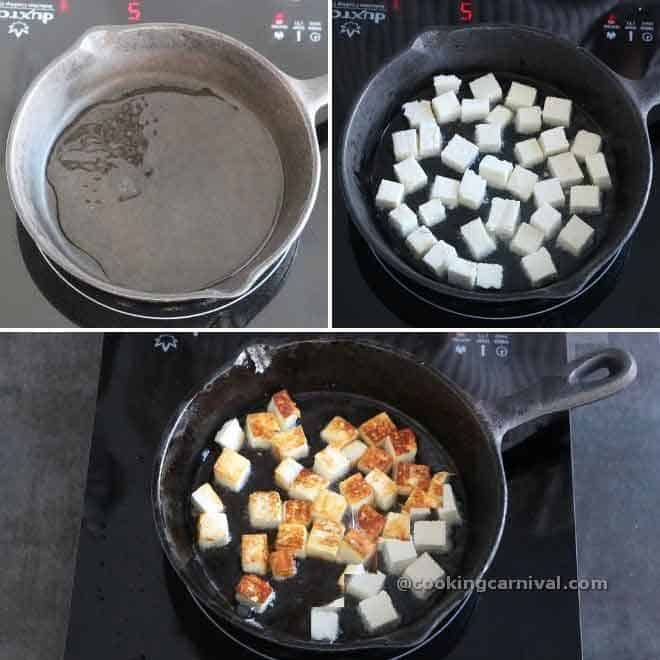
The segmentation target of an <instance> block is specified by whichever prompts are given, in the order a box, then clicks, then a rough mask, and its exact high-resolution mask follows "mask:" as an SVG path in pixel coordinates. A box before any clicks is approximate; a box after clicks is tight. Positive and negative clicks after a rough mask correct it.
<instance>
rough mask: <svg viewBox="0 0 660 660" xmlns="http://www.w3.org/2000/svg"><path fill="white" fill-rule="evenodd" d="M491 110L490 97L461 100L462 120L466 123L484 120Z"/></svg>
mask: <svg viewBox="0 0 660 660" xmlns="http://www.w3.org/2000/svg"><path fill="white" fill-rule="evenodd" d="M489 112H490V104H489V103H488V99H463V100H462V101H461V121H462V122H463V123H464V124H473V123H474V122H475V121H482V120H484V119H486V117H487V116H488V113H489Z"/></svg>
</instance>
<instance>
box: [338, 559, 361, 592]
mask: <svg viewBox="0 0 660 660" xmlns="http://www.w3.org/2000/svg"><path fill="white" fill-rule="evenodd" d="M366 572H367V570H366V569H365V567H364V564H347V565H346V568H345V569H344V570H343V571H342V574H341V575H340V576H339V579H338V580H337V585H338V586H339V588H340V589H341V590H342V591H346V576H347V575H361V574H362V573H366Z"/></svg>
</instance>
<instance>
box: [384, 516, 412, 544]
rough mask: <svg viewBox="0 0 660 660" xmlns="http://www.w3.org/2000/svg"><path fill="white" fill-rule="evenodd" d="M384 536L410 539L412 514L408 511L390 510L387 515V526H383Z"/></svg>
mask: <svg viewBox="0 0 660 660" xmlns="http://www.w3.org/2000/svg"><path fill="white" fill-rule="evenodd" d="M383 538H386V539H399V540H400V541H409V540H410V516H409V515H408V514H407V513H393V512H390V513H388V514H387V516H386V517H385V527H383Z"/></svg>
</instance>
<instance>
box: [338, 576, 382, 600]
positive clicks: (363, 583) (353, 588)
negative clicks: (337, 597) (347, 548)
mask: <svg viewBox="0 0 660 660" xmlns="http://www.w3.org/2000/svg"><path fill="white" fill-rule="evenodd" d="M385 577H386V576H385V573H381V572H380V571H376V573H354V574H353V575H347V576H346V578H345V584H346V593H347V594H348V595H349V596H353V598H357V599H358V600H364V599H365V598H370V597H371V596H375V595H376V594H377V593H379V592H380V591H382V589H383V586H384V585H385Z"/></svg>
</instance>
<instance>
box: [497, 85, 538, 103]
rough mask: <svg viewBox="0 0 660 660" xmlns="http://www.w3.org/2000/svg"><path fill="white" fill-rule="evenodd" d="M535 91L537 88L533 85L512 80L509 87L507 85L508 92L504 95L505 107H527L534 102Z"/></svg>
mask: <svg viewBox="0 0 660 660" xmlns="http://www.w3.org/2000/svg"><path fill="white" fill-rule="evenodd" d="M536 93H537V90H536V88H535V87H532V86H530V85H524V84H523V83H519V82H515V81H514V82H512V83H511V87H509V93H508V94H507V95H506V99H505V101H504V105H506V106H507V108H511V110H517V109H518V108H529V107H531V106H533V105H534V103H536Z"/></svg>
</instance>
